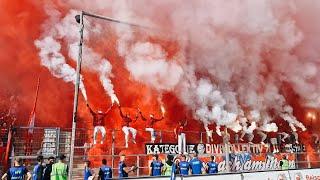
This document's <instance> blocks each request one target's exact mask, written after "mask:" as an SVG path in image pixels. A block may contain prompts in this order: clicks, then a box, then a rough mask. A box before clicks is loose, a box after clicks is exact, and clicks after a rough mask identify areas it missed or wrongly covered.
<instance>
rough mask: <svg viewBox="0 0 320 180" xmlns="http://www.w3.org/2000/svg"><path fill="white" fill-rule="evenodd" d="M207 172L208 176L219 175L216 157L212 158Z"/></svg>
mask: <svg viewBox="0 0 320 180" xmlns="http://www.w3.org/2000/svg"><path fill="white" fill-rule="evenodd" d="M206 170H207V173H208V174H217V173H218V163H216V158H215V157H214V156H211V161H210V162H208V163H207V167H206Z"/></svg>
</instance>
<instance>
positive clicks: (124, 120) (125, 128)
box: [118, 105, 139, 148]
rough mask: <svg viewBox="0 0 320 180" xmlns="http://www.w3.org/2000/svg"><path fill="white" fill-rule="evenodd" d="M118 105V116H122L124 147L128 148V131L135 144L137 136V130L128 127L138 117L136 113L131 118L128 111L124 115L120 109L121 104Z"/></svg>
mask: <svg viewBox="0 0 320 180" xmlns="http://www.w3.org/2000/svg"><path fill="white" fill-rule="evenodd" d="M118 107H119V112H120V116H121V118H122V131H123V133H124V137H125V147H126V148H128V147H129V144H128V143H129V133H130V132H131V134H132V142H133V143H134V144H136V136H137V130H136V129H135V128H133V127H130V123H132V122H135V121H136V120H137V119H138V117H139V116H138V114H137V115H136V117H135V119H134V120H132V118H131V117H130V114H129V113H126V114H125V115H124V114H123V112H122V110H121V106H120V105H118Z"/></svg>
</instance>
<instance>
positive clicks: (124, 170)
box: [118, 154, 137, 179]
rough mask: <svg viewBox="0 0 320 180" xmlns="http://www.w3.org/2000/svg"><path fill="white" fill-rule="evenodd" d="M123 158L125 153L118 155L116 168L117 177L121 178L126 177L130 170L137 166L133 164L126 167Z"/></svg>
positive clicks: (124, 158)
mask: <svg viewBox="0 0 320 180" xmlns="http://www.w3.org/2000/svg"><path fill="white" fill-rule="evenodd" d="M125 160H126V155H124V154H122V155H121V156H120V162H119V169H118V173H119V179H122V178H123V177H124V178H126V177H128V176H129V173H130V172H132V171H135V170H136V169H137V167H135V166H132V167H127V165H126V163H125Z"/></svg>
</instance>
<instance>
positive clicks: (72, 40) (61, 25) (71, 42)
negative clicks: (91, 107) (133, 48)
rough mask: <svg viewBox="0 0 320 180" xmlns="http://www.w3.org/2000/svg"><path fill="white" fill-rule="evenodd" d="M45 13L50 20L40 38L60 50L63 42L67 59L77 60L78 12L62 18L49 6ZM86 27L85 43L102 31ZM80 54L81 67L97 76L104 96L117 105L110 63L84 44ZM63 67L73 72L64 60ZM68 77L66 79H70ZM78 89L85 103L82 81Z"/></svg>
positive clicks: (72, 11)
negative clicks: (81, 58) (47, 39)
mask: <svg viewBox="0 0 320 180" xmlns="http://www.w3.org/2000/svg"><path fill="white" fill-rule="evenodd" d="M46 12H47V14H48V15H49V16H50V19H49V20H48V22H47V23H46V24H45V25H44V26H45V27H46V29H45V31H44V33H43V35H42V36H44V37H45V38H47V37H49V38H51V39H52V40H53V41H55V42H56V43H55V45H56V46H58V47H59V49H61V44H60V42H61V40H63V41H65V42H66V43H67V44H68V46H69V48H68V50H69V52H68V54H69V57H70V58H72V60H74V61H76V60H77V58H78V51H79V47H78V44H79V38H80V36H79V25H78V24H77V22H76V21H75V18H74V17H75V15H77V14H79V12H77V11H75V10H70V12H69V13H68V14H67V15H65V16H64V17H60V14H59V13H57V11H56V10H55V9H54V7H51V6H49V7H47V8H46ZM86 25H87V26H89V28H87V29H84V40H85V41H88V40H89V37H90V34H99V33H101V31H102V30H101V26H99V25H96V24H90V23H88V24H86ZM88 29H89V30H88ZM36 43H37V41H36ZM37 44H39V43H37ZM38 47H39V46H38ZM39 48H40V49H41V51H42V49H43V48H41V47H39ZM49 48H51V47H50V46H49V47H47V49H46V50H47V51H48V50H49V51H50V49H49ZM82 54H83V55H82V57H83V61H82V62H83V63H82V64H83V67H84V68H85V69H87V70H91V71H94V72H97V73H98V74H99V79H100V82H101V84H102V85H103V87H104V89H105V91H106V94H107V95H108V96H109V97H110V98H111V102H112V103H117V104H119V100H118V98H117V96H116V94H115V92H114V90H113V84H112V82H111V80H110V77H111V76H112V73H111V70H112V65H111V64H110V62H109V61H108V60H107V59H105V58H103V57H102V56H101V55H100V54H98V53H96V52H95V51H94V50H93V49H92V48H90V47H88V46H87V45H86V44H83V53H82ZM58 55H59V57H60V58H63V60H64V59H65V57H64V56H63V55H62V54H61V53H59V54H58ZM40 56H41V52H40ZM41 57H42V56H41ZM45 60H47V59H43V58H42V61H45ZM44 65H45V64H44ZM45 66H46V65H45ZM46 67H48V66H46ZM64 67H67V68H68V70H69V71H72V70H73V71H74V69H73V68H72V67H71V66H70V65H68V64H66V62H65V60H64ZM48 68H49V70H51V69H52V67H48ZM56 68H58V67H56ZM56 72H57V71H55V72H53V73H56ZM61 72H65V71H61ZM64 76H67V75H66V74H65V75H64ZM69 76H70V74H69ZM69 76H68V78H70V77H69ZM56 77H58V76H57V75H56ZM63 79H64V80H65V81H66V82H69V81H67V80H66V78H63ZM70 81H73V79H72V78H71V79H70ZM80 88H81V90H82V92H83V94H84V97H85V99H86V101H87V95H86V94H85V89H84V85H83V82H82V81H81V85H80Z"/></svg>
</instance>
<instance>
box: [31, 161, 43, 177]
mask: <svg viewBox="0 0 320 180" xmlns="http://www.w3.org/2000/svg"><path fill="white" fill-rule="evenodd" d="M43 169H44V167H43V166H42V165H41V164H37V165H35V166H34V168H33V173H32V180H42V176H43Z"/></svg>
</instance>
